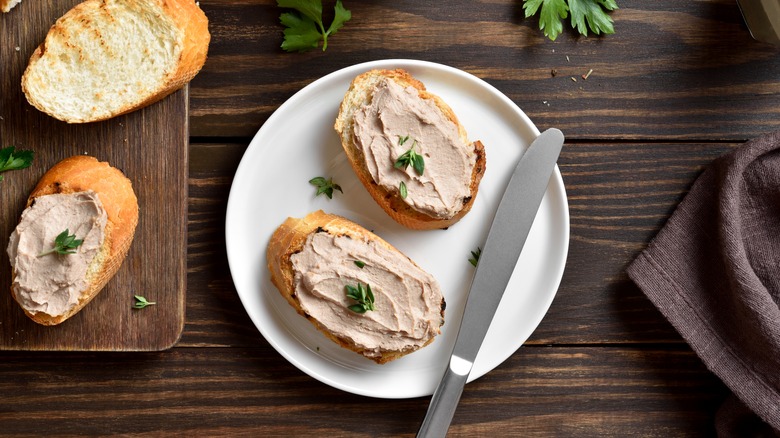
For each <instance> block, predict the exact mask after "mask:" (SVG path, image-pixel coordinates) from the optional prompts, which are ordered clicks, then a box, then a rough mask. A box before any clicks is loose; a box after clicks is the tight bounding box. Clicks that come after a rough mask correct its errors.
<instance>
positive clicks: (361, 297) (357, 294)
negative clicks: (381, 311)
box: [344, 282, 376, 313]
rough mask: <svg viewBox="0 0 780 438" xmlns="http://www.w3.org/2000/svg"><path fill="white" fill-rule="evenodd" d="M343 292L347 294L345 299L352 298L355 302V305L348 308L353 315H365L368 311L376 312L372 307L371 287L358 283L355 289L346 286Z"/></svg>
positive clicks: (372, 295)
mask: <svg viewBox="0 0 780 438" xmlns="http://www.w3.org/2000/svg"><path fill="white" fill-rule="evenodd" d="M344 290H346V292H347V298H352V299H353V300H355V301H357V304H353V305H351V306H349V307H348V309H349V310H351V311H353V312H355V313H366V311H368V310H376V308H375V307H374V294H373V293H372V292H371V285H369V284H366V287H363V285H362V284H361V283H360V282H358V284H357V287H355V286H350V285H346V286H344Z"/></svg>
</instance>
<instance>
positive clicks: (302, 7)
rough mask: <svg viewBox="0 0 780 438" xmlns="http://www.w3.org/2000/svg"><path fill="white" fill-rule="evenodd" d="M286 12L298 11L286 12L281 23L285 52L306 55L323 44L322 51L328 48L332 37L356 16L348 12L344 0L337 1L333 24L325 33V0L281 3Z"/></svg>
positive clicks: (279, 3) (300, 0) (283, 0)
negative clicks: (329, 39)
mask: <svg viewBox="0 0 780 438" xmlns="http://www.w3.org/2000/svg"><path fill="white" fill-rule="evenodd" d="M276 4H277V5H278V6H279V7H282V8H290V9H295V10H296V11H298V13H295V12H284V13H282V15H281V16H279V20H280V21H281V23H282V24H283V25H284V26H285V29H284V41H283V42H282V49H284V50H285V51H288V52H305V51H307V50H311V49H314V48H317V46H318V45H319V42H320V41H322V50H323V51H325V49H327V48H328V36H330V35H332V34H334V33H336V31H338V30H339V29H341V27H342V26H344V23H346V22H347V21H349V20H350V18H352V13H351V12H350V11H349V10H348V9H345V8H344V6H343V5H342V4H341V0H336V6H335V8H334V10H335V15H334V17H333V22H331V23H330V26H329V27H328V29H327V30H325V25H324V24H323V22H322V0H277V1H276Z"/></svg>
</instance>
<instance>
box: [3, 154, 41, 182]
mask: <svg viewBox="0 0 780 438" xmlns="http://www.w3.org/2000/svg"><path fill="white" fill-rule="evenodd" d="M14 149H15V148H14V147H13V146H8V147H7V148H3V149H0V172H5V171H8V170H19V169H24V168H25V167H30V165H31V164H32V160H33V151H27V150H24V151H19V152H17V153H14ZM2 180H3V175H0V181H2Z"/></svg>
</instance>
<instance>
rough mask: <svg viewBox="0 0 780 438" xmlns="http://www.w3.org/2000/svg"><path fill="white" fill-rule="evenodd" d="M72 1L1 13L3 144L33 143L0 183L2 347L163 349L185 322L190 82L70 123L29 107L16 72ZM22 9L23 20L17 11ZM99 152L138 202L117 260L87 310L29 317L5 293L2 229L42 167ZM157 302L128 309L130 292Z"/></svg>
mask: <svg viewBox="0 0 780 438" xmlns="http://www.w3.org/2000/svg"><path fill="white" fill-rule="evenodd" d="M76 3H78V0H68V1H57V2H54V1H40V2H39V1H33V2H24V3H22V4H21V5H19V6H17V8H16V9H14V11H13V12H14V13H13V14H0V30H2V33H3V36H2V38H0V71H2V73H1V74H0V147H3V146H6V145H15V146H16V147H17V148H19V149H32V150H33V151H35V154H36V155H35V161H34V164H33V166H32V167H31V168H29V169H25V170H23V171H17V172H11V173H7V174H6V176H5V180H4V181H3V182H0V218H2V219H1V220H0V246H1V247H2V251H0V291H2V293H0V349H46V350H60V349H62V350H73V349H75V350H160V349H165V348H168V347H170V346H172V345H173V344H174V343H175V342H176V341H177V340H178V338H179V336H180V334H181V331H182V329H183V327H184V309H185V307H184V306H185V303H184V297H185V293H186V232H187V223H186V212H187V210H186V208H187V162H188V149H187V144H188V113H187V101H188V95H187V90H182V91H180V92H177V93H175V94H173V95H172V96H169V97H168V98H166V99H164V100H163V101H161V102H159V103H158V104H155V105H153V106H150V107H147V108H145V109H143V110H141V111H138V112H135V113H132V114H129V115H126V116H122V117H118V118H115V119H112V120H109V121H106V122H99V123H92V124H86V125H67V124H65V123H62V122H59V121H57V120H55V119H53V118H51V117H49V116H46V115H44V114H43V113H41V112H39V111H37V110H36V109H34V108H33V107H31V106H30V105H29V104H28V103H27V101H26V99H25V98H24V96H23V94H22V92H21V87H20V85H19V84H20V79H21V75H22V72H23V70H24V68H25V66H26V65H27V59H28V58H29V56H30V54H31V53H32V51H33V50H34V49H35V47H36V46H37V45H38V44H39V43H40V42H41V41H43V39H44V37H45V36H46V32H47V31H48V29H49V27H50V26H51V24H52V23H53V22H54V20H55V19H56V18H57V17H58V16H60V15H61V14H63V13H64V12H65V11H67V10H68V9H69V8H70V7H71V6H73V5H75V4H76ZM21 14H23V15H24V19H22V18H20V17H21ZM77 154H88V155H92V156H95V157H96V158H98V159H100V160H101V161H108V162H109V163H110V164H111V165H113V166H115V167H118V168H119V169H121V170H122V171H123V172H124V173H125V174H126V175H127V176H128V178H130V180H131V181H132V182H133V186H134V189H135V192H136V195H137V196H138V201H139V206H140V218H139V225H138V228H137V230H136V235H135V239H134V242H133V245H132V247H131V248H130V252H129V254H128V256H127V259H126V260H125V262H124V264H123V266H122V267H121V268H120V270H119V272H118V273H117V275H116V276H115V277H114V278H113V279H112V280H111V281H110V282H109V284H108V285H107V286H106V288H105V289H104V290H103V291H102V293H100V294H99V295H98V296H97V298H95V299H94V300H93V301H92V302H91V303H90V304H89V305H87V306H86V307H85V308H84V310H82V311H81V312H80V313H79V314H77V315H75V316H74V317H72V318H71V319H69V320H68V321H66V322H65V323H63V324H62V325H60V326H57V327H54V328H51V327H42V326H39V325H37V324H36V323H34V322H32V321H31V320H30V319H28V318H27V317H26V316H24V314H23V312H22V311H21V309H20V308H19V306H18V305H16V303H15V302H14V301H13V300H12V299H11V296H10V294H9V293H8V291H9V289H10V274H11V273H10V267H9V266H10V265H9V262H8V256H7V255H6V251H5V249H6V247H7V245H8V236H9V235H10V234H11V232H12V230H13V229H14V227H15V226H16V223H17V221H18V218H19V216H20V214H21V212H22V210H23V209H24V205H25V202H26V200H27V195H28V194H29V192H30V190H31V189H32V188H33V187H34V185H35V184H36V182H37V180H38V179H39V178H40V176H41V175H43V173H44V172H45V171H46V170H47V169H48V168H49V167H51V166H52V165H54V164H55V163H56V162H58V161H59V160H61V159H63V158H65V157H68V156H71V155H77ZM134 294H139V295H144V296H146V297H147V298H149V299H150V300H152V301H156V302H157V303H158V305H157V306H152V307H149V308H146V309H144V310H143V311H135V310H133V309H132V308H131V306H132V304H133V295H134Z"/></svg>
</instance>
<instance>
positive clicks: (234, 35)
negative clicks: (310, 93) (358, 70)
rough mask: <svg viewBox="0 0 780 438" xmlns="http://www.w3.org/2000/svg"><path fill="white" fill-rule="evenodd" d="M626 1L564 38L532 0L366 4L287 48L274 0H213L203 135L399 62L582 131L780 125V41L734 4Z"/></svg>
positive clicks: (743, 132) (243, 125)
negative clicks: (447, 70) (756, 28)
mask: <svg viewBox="0 0 780 438" xmlns="http://www.w3.org/2000/svg"><path fill="white" fill-rule="evenodd" d="M619 5H620V9H619V10H617V11H615V12H614V13H613V14H612V17H613V18H614V20H615V34H613V35H609V36H606V37H603V38H599V37H589V38H584V37H580V36H578V35H577V34H576V33H574V32H572V31H566V32H564V33H563V34H562V35H561V36H559V37H558V39H557V40H556V41H554V42H553V41H549V40H547V39H545V38H544V37H543V36H542V35H541V33H540V32H539V30H538V28H537V27H538V21H537V20H536V19H533V18H532V19H525V18H523V11H522V2H521V1H519V0H482V1H472V0H451V1H448V2H447V6H446V7H441V5H440V4H438V3H435V2H421V1H416V0H399V1H393V2H388V1H385V0H362V1H353V2H351V3H347V7H348V8H350V10H351V11H352V20H351V21H350V22H348V23H347V24H346V25H345V26H344V28H342V30H340V31H339V32H338V33H337V34H335V35H334V36H333V37H332V38H331V39H330V40H329V42H330V44H329V45H328V50H327V51H326V52H322V51H320V50H314V51H311V52H307V53H303V54H287V53H284V52H283V51H282V50H281V49H280V48H279V45H280V44H281V42H282V29H283V28H282V26H281V25H279V24H278V19H279V13H280V9H279V8H277V7H276V2H275V1H274V0H260V1H235V0H214V1H210V2H204V4H203V5H202V6H203V9H204V10H205V11H206V13H207V14H208V16H209V17H210V19H211V31H212V35H213V41H214V42H213V44H212V48H211V51H210V54H209V60H208V61H207V63H206V65H205V67H204V69H203V71H202V72H201V74H200V75H199V76H198V77H196V78H195V80H194V81H193V91H192V96H191V98H192V101H191V108H192V119H191V120H192V135H195V136H230V137H236V136H242V137H246V136H252V135H254V133H255V132H256V131H257V129H258V128H259V127H260V126H261V125H262V123H263V122H264V121H265V120H267V119H268V117H269V116H270V115H271V114H272V113H273V111H274V110H275V109H276V108H277V107H278V106H279V105H281V104H282V103H283V102H284V101H285V100H287V99H288V98H289V97H290V96H292V95H293V94H294V93H295V92H297V91H298V90H300V89H301V88H302V87H304V86H305V85H307V84H309V83H311V82H312V81H314V80H315V79H318V78H319V77H321V76H323V75H326V74H328V73H331V72H333V71H335V70H338V69H340V68H343V67H346V66H349V65H352V64H356V63H360V62H366V61H372V60H377V59H387V58H414V59H422V60H427V61H434V62H439V63H443V64H447V65H452V66H454V67H457V68H460V69H463V70H465V71H467V72H469V73H472V74H474V75H476V76H478V77H480V78H482V79H484V80H486V81H487V82H489V83H490V84H492V85H494V86H496V87H497V88H498V89H499V90H500V91H502V92H503V93H504V94H506V95H507V96H509V97H510V98H511V99H512V100H513V101H514V102H515V103H517V105H518V106H520V108H522V109H523V110H524V111H525V112H526V113H527V114H528V115H529V117H530V118H531V120H532V121H534V122H535V123H536V124H537V126H539V127H540V128H547V127H552V126H554V127H557V128H560V129H561V130H563V132H564V133H565V134H566V135H567V138H569V139H578V140H583V139H622V140H625V139H631V140H642V139H666V140H681V139H685V140H736V141H742V140H745V139H748V138H752V137H755V136H757V135H759V134H760V133H764V132H769V131H772V130H776V129H780V117H779V115H780V107H778V105H777V101H778V96H780V56H778V55H780V48H778V47H774V46H771V45H767V44H763V43H759V42H756V41H754V40H752V39H751V38H750V35H749V33H748V32H747V29H746V28H745V26H744V25H743V24H742V21H741V20H742V19H741V16H740V13H739V9H738V8H737V4H736V2H735V1H733V0H713V1H696V2H673V1H663V0H623V1H621V2H619ZM326 9H327V8H326ZM590 69H593V73H592V74H591V75H590V76H589V77H588V79H587V80H583V79H582V75H584V74H586V73H587V72H588V71H589V70H590ZM552 70H556V75H555V76H553V75H552V74H551V72H552ZM572 78H574V79H576V80H577V81H576V82H574V81H573V80H572Z"/></svg>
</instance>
